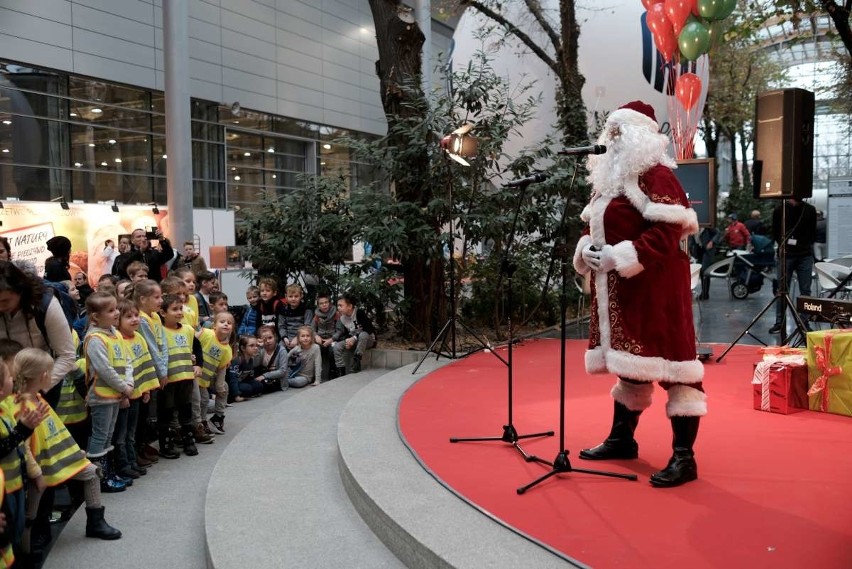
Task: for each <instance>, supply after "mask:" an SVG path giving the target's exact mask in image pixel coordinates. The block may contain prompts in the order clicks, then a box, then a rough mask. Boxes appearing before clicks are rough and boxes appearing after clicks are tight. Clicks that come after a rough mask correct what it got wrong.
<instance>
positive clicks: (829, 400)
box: [808, 330, 852, 417]
mask: <svg viewBox="0 0 852 569" xmlns="http://www.w3.org/2000/svg"><path fill="white" fill-rule="evenodd" d="M808 395H809V407H810V409H811V410H812V411H823V412H828V413H836V414H838V415H847V416H849V417H852V331H849V330H819V331H817V332H808Z"/></svg>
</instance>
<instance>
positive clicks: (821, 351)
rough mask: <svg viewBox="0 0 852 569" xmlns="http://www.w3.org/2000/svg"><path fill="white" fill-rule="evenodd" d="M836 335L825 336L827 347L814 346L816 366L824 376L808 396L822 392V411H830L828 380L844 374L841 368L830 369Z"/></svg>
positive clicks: (815, 383)
mask: <svg viewBox="0 0 852 569" xmlns="http://www.w3.org/2000/svg"><path fill="white" fill-rule="evenodd" d="M832 336H834V334H826V335H825V347H824V348H823V347H821V346H814V352H815V354H816V365H817V369H819V371H821V372H822V375H821V376H819V377H818V378H817V379H816V381H814V384H813V385H812V386H811V388H810V389H808V395H816V394H817V393H819V392H820V391H822V392H823V393H822V402H821V403H820V411H823V412H825V411H828V396H829V389H828V379H829V378H830V377H832V376H834V375H840V374H841V373H842V372H843V368H842V367H840V366H834V367H830V365H829V364H830V363H831V338H832Z"/></svg>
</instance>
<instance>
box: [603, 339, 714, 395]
mask: <svg viewBox="0 0 852 569" xmlns="http://www.w3.org/2000/svg"><path fill="white" fill-rule="evenodd" d="M601 329H603V326H601ZM606 368H607V370H609V372H610V373H614V374H616V375H621V376H624V377H629V378H630V379H637V380H640V381H670V382H672V383H699V382H700V381H701V380H702V379H703V378H704V365H703V364H702V363H701V362H700V361H698V360H697V359H694V360H687V361H672V360H667V359H665V358H660V357H647V356H637V355H635V354H630V353H628V352H622V351H619V350H608V351H607V352H606Z"/></svg>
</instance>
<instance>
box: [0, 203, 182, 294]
mask: <svg viewBox="0 0 852 569" xmlns="http://www.w3.org/2000/svg"><path fill="white" fill-rule="evenodd" d="M3 205H4V207H3V208H2V209H0V221H2V222H3V225H2V226H0V235H2V236H3V237H6V238H7V239H8V240H9V245H10V246H11V248H12V260H26V261H29V262H31V263H32V264H33V265H34V266H35V268H36V271H38V274H39V275H42V274H43V273H44V261H45V259H47V258H48V257H50V256H51V253H50V251H48V250H47V240H48V239H50V238H51V237H55V236H57V235H62V236H65V237H67V238H68V239H69V240H70V241H71V259H70V262H71V267H70V269H69V272H70V273H71V278H72V279H73V278H74V276H75V275H76V274H77V273H78V272H80V271H83V272H85V273H86V276H87V277H88V281H89V284H90V285H92V286H95V285H96V284H97V282H98V279H99V278H100V276H101V275H103V274H104V273H106V272H108V269H109V266H110V258H109V257H108V254H107V253H108V252H107V251H105V244H106V241H107V240H112V241H113V243H114V244H115V247H116V248H117V247H118V238H119V235H126V234H129V233H131V232H132V231H133V230H134V229H146V228H149V227H158V228H160V229H161V230H162V231H163V233H168V211H167V209H166V208H164V207H160V208H159V213H156V214H155V213H153V211H152V209H151V207H149V206H131V205H120V206H119V208H118V209H119V210H118V211H117V212H115V211H113V210H112V206H110V205H101V204H74V203H69V204H68V206H69V209H62V208H61V207H60V205H59V204H58V203H55V202H48V203H43V202H10V201H4V202H3Z"/></svg>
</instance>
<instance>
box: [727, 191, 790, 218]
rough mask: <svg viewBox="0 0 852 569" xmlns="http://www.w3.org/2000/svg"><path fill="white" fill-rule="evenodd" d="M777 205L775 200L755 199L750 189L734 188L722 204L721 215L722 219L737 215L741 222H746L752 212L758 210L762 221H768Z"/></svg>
mask: <svg viewBox="0 0 852 569" xmlns="http://www.w3.org/2000/svg"><path fill="white" fill-rule="evenodd" d="M775 205H777V202H776V201H774V200H761V199H755V198H754V193H753V192H752V189H751V188H750V187H746V188H743V187H742V186H734V187H733V188H731V193H730V194H729V195H728V197H727V198H725V200H724V202H723V203H722V208H721V211H720V213H721V214H722V215H721V217H726V216H727V215H728V214H729V213H736V214H737V217H738V218H739V220H740V221H745V220H747V219H748V218H749V217H750V215H751V212H752V211H754V210H758V211H759V212H760V213H761V218H762V219H768V218H769V216H770V215H771V214H772V208H773V207H775Z"/></svg>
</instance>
